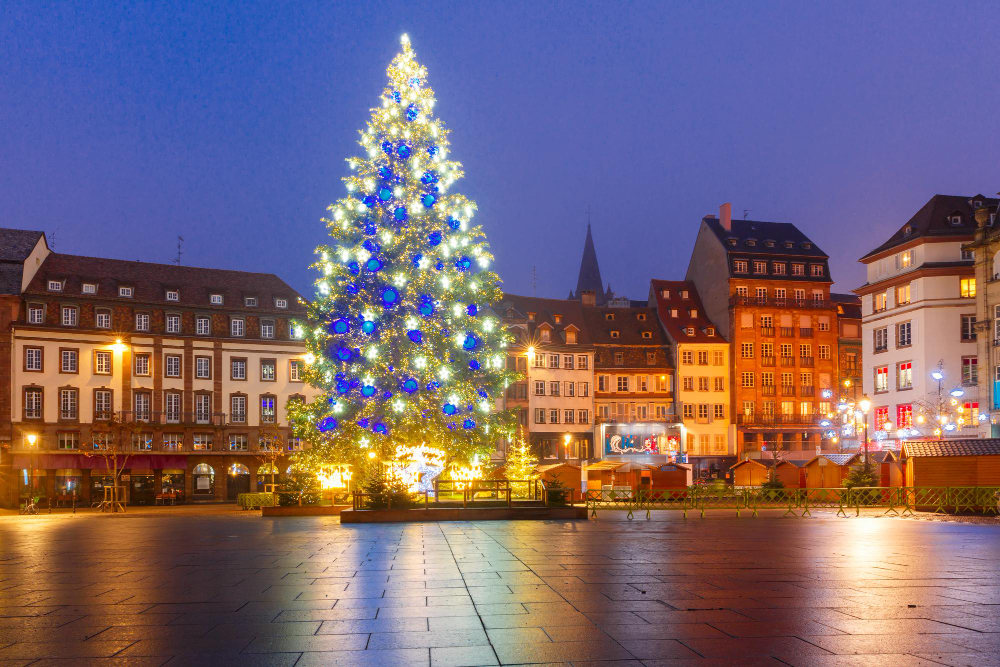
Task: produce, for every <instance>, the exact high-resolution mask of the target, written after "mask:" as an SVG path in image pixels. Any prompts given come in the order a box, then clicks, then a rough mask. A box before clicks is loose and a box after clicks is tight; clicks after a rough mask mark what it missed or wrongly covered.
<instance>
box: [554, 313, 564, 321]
mask: <svg viewBox="0 0 1000 667" xmlns="http://www.w3.org/2000/svg"><path fill="white" fill-rule="evenodd" d="M552 319H554V320H555V322H556V324H562V315H560V314H559V313H556V314H555V315H553V316H552Z"/></svg>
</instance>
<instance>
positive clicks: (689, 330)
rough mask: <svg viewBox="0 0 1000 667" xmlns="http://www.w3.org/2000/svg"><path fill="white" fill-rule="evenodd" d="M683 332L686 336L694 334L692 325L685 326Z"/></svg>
mask: <svg viewBox="0 0 1000 667" xmlns="http://www.w3.org/2000/svg"><path fill="white" fill-rule="evenodd" d="M684 333H686V334H687V335H688V336H693V335H694V327H688V328H686V329H685V330H684Z"/></svg>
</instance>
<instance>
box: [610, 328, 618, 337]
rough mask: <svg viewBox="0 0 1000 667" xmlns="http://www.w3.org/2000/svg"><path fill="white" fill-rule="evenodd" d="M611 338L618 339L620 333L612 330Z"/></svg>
mask: <svg viewBox="0 0 1000 667" xmlns="http://www.w3.org/2000/svg"><path fill="white" fill-rule="evenodd" d="M611 337H612V338H618V331H616V330H615V329H612V330H611Z"/></svg>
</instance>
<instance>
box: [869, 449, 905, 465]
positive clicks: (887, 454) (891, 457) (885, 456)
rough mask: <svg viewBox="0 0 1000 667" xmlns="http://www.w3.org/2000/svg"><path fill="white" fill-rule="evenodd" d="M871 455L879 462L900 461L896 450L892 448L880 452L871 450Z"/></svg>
mask: <svg viewBox="0 0 1000 667" xmlns="http://www.w3.org/2000/svg"><path fill="white" fill-rule="evenodd" d="M869 456H870V457H871V458H872V460H874V461H875V462H877V463H885V462H886V461H898V460H899V457H898V456H896V452H894V451H893V450H891V449H883V450H882V451H879V452H871V453H870V454H869Z"/></svg>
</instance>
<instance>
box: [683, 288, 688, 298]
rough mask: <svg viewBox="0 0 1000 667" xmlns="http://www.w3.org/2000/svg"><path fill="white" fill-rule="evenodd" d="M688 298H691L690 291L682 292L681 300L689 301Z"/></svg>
mask: <svg viewBox="0 0 1000 667" xmlns="http://www.w3.org/2000/svg"><path fill="white" fill-rule="evenodd" d="M688 297H689V295H688V291H687V290H686V289H685V290H681V298H682V299H687V298H688Z"/></svg>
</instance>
